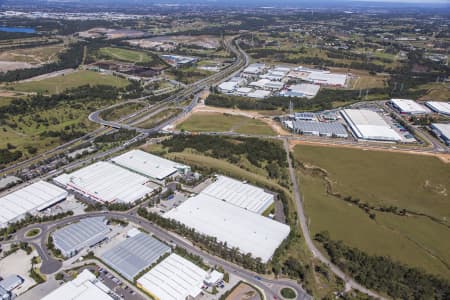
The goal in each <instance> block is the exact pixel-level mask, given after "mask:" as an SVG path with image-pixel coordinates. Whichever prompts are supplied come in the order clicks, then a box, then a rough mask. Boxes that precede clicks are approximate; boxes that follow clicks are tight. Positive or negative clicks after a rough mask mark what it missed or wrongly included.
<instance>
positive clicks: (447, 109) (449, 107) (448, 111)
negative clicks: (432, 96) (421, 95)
mask: <svg viewBox="0 0 450 300" xmlns="http://www.w3.org/2000/svg"><path fill="white" fill-rule="evenodd" d="M425 104H426V105H427V106H428V107H429V108H431V109H432V110H433V111H435V112H438V113H440V114H444V115H447V116H450V102H438V101H428V102H426V103H425Z"/></svg>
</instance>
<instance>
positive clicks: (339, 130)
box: [293, 120, 348, 137]
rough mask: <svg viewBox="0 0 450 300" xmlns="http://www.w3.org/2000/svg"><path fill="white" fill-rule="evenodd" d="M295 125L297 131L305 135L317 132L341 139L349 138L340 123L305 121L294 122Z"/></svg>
mask: <svg viewBox="0 0 450 300" xmlns="http://www.w3.org/2000/svg"><path fill="white" fill-rule="evenodd" d="M293 124H294V126H295V130H296V131H301V132H304V133H312V132H315V133H317V134H319V135H327V136H330V135H335V136H339V137H344V136H348V133H347V130H345V128H344V126H343V125H342V124H341V123H339V122H330V123H327V122H315V121H303V120H294V121H293Z"/></svg>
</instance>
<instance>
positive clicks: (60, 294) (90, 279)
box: [42, 270, 115, 300]
mask: <svg viewBox="0 0 450 300" xmlns="http://www.w3.org/2000/svg"><path fill="white" fill-rule="evenodd" d="M108 293H111V291H110V290H109V288H108V287H107V286H105V285H104V284H103V283H101V282H100V281H98V280H97V278H96V277H95V275H94V274H92V273H91V272H90V271H88V270H83V272H81V273H80V274H79V275H78V276H77V278H75V279H74V280H72V281H69V282H67V283H65V284H63V285H62V286H60V287H58V288H57V289H56V290H54V291H52V292H51V293H50V294H48V295H47V296H45V297H43V298H42V300H61V299H70V300H92V299H95V300H113V299H115V298H113V297H111V296H110V295H108Z"/></svg>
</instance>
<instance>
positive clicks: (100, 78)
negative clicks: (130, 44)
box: [7, 70, 128, 94]
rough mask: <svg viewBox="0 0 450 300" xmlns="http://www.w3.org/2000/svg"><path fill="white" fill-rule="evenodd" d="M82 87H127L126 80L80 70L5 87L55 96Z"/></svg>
mask: <svg viewBox="0 0 450 300" xmlns="http://www.w3.org/2000/svg"><path fill="white" fill-rule="evenodd" d="M82 85H92V86H93V85H110V86H115V87H125V86H127V85H128V80H126V79H124V78H120V77H116V76H112V75H103V74H101V73H98V72H93V71H85V70H82V71H78V72H74V73H70V74H68V75H62V76H56V77H52V78H48V79H43V80H38V81H27V82H19V83H15V84H12V85H8V86H7V87H8V88H11V89H13V90H15V91H21V92H35V93H43V94H57V93H61V92H63V91H64V90H66V89H70V88H76V87H79V86H82Z"/></svg>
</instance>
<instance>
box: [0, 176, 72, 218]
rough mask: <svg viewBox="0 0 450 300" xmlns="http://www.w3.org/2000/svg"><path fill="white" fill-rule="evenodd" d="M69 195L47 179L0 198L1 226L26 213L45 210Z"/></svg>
mask: <svg viewBox="0 0 450 300" xmlns="http://www.w3.org/2000/svg"><path fill="white" fill-rule="evenodd" d="M66 197H67V192H66V191H65V190H63V189H61V188H59V187H57V186H56V185H53V184H51V183H48V182H46V181H39V182H36V183H33V184H31V185H29V186H27V187H24V188H23V189H20V190H18V191H15V192H13V193H11V194H8V195H6V196H4V197H2V198H0V227H3V226H6V225H7V223H8V222H11V221H14V220H15V219H16V218H20V217H21V216H23V215H25V214H26V213H30V212H33V211H36V210H43V209H45V208H47V207H49V206H51V205H53V204H55V203H56V202H59V201H61V200H63V199H64V198H66Z"/></svg>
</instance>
